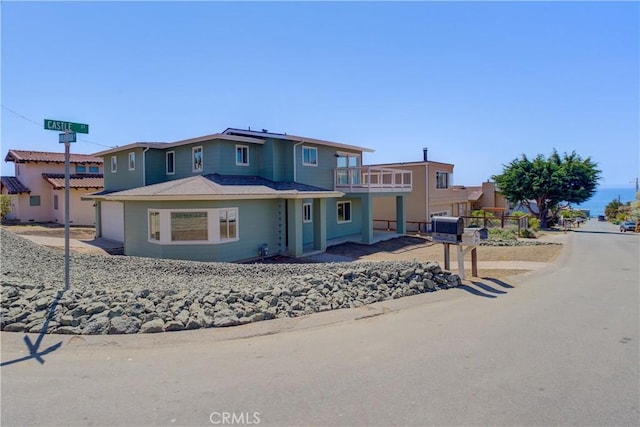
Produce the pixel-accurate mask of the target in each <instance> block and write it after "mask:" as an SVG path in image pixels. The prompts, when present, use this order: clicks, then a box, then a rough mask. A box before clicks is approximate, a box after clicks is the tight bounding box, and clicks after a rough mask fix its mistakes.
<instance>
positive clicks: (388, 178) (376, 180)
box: [334, 166, 413, 193]
mask: <svg viewBox="0 0 640 427" xmlns="http://www.w3.org/2000/svg"><path fill="white" fill-rule="evenodd" d="M334 171H335V172H334V182H335V190H337V191H343V192H351V193H354V192H355V193H385V192H406V193H408V192H410V191H411V189H412V177H413V175H412V172H411V171H406V170H401V169H387V168H378V167H370V166H362V167H349V168H336V169H334Z"/></svg>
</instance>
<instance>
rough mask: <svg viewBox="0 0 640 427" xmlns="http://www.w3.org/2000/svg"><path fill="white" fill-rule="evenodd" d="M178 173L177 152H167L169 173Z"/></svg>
mask: <svg viewBox="0 0 640 427" xmlns="http://www.w3.org/2000/svg"><path fill="white" fill-rule="evenodd" d="M175 173H176V152H175V151H168V152H167V175H173V174H175Z"/></svg>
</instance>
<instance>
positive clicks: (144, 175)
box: [142, 147, 149, 187]
mask: <svg viewBox="0 0 640 427" xmlns="http://www.w3.org/2000/svg"><path fill="white" fill-rule="evenodd" d="M147 151H149V147H145V149H144V150H142V186H143V187H144V186H145V185H147V171H146V170H147V157H146V156H145V153H146V152H147Z"/></svg>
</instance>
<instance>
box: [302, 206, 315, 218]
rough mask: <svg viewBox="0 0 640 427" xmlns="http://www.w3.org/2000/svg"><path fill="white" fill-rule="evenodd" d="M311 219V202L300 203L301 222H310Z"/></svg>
mask: <svg viewBox="0 0 640 427" xmlns="http://www.w3.org/2000/svg"><path fill="white" fill-rule="evenodd" d="M312 220H313V218H312V216H311V203H303V204H302V222H311V221H312Z"/></svg>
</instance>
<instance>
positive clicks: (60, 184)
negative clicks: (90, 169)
mask: <svg viewBox="0 0 640 427" xmlns="http://www.w3.org/2000/svg"><path fill="white" fill-rule="evenodd" d="M42 177H43V178H44V179H45V181H47V182H48V183H49V184H51V185H52V186H53V189H54V190H60V189H63V188H64V174H63V173H43V174H42ZM69 188H97V189H101V188H104V180H103V179H102V174H72V175H70V176H69Z"/></svg>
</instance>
